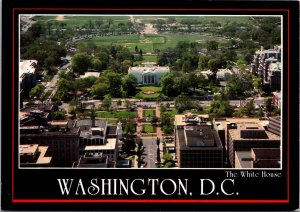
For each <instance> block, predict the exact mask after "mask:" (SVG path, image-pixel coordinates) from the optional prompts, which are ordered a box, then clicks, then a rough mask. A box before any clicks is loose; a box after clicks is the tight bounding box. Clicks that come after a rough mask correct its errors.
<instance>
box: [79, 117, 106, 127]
mask: <svg viewBox="0 0 300 212" xmlns="http://www.w3.org/2000/svg"><path fill="white" fill-rule="evenodd" d="M106 125H107V120H105V119H104V120H103V119H100V120H99V119H96V120H95V126H96V127H101V128H105V127H106ZM76 126H77V127H83V126H92V120H91V119H83V120H79V121H77V123H76Z"/></svg>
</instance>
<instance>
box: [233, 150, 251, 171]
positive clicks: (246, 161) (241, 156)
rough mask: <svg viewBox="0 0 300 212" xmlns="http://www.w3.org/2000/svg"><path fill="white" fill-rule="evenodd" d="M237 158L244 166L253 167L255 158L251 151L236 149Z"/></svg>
mask: <svg viewBox="0 0 300 212" xmlns="http://www.w3.org/2000/svg"><path fill="white" fill-rule="evenodd" d="M235 155H236V158H237V159H238V162H239V163H240V165H241V167H242V168H251V167H252V164H253V158H252V156H251V151H235Z"/></svg>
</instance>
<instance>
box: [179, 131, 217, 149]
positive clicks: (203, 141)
mask: <svg viewBox="0 0 300 212" xmlns="http://www.w3.org/2000/svg"><path fill="white" fill-rule="evenodd" d="M176 131H177V138H178V142H179V145H180V149H202V148H222V144H221V141H220V138H219V136H218V134H217V133H216V131H215V130H213V129H211V127H210V126H208V125H194V126H185V127H184V128H183V129H182V128H178V129H177V130H176Z"/></svg>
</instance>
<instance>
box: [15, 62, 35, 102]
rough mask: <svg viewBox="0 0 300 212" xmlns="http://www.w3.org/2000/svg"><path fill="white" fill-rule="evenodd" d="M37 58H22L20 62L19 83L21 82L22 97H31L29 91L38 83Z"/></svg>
mask: <svg viewBox="0 0 300 212" xmlns="http://www.w3.org/2000/svg"><path fill="white" fill-rule="evenodd" d="M36 66H37V60H20V62H19V83H20V98H21V100H22V99H23V98H28V97H29V91H30V90H31V88H32V87H33V86H34V85H35V84H36V80H37V72H36Z"/></svg>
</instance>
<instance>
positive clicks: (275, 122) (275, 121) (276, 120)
mask: <svg viewBox="0 0 300 212" xmlns="http://www.w3.org/2000/svg"><path fill="white" fill-rule="evenodd" d="M268 130H269V131H270V132H272V133H274V134H276V135H278V136H280V135H281V117H280V116H274V117H269V125H268Z"/></svg>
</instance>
